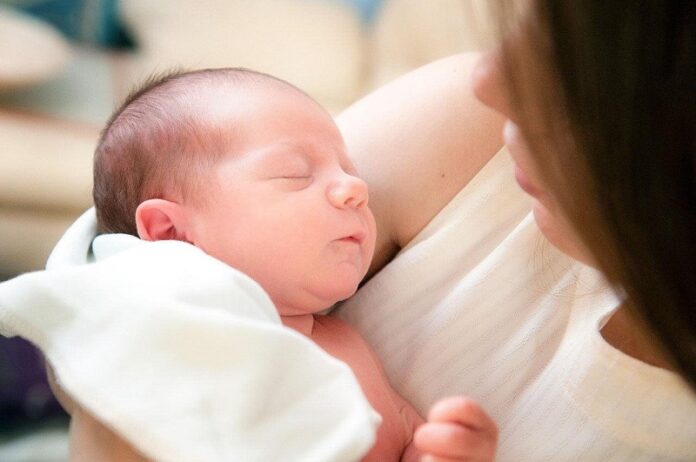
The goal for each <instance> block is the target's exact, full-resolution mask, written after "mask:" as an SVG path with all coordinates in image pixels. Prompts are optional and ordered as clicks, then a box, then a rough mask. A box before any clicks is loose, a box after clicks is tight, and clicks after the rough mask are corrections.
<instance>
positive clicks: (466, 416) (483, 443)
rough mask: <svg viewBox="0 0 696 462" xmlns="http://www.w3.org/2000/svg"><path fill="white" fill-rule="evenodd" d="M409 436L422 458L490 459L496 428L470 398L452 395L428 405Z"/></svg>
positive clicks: (436, 461)
mask: <svg viewBox="0 0 696 462" xmlns="http://www.w3.org/2000/svg"><path fill="white" fill-rule="evenodd" d="M413 439H414V442H415V445H416V447H417V448H418V449H419V450H420V451H421V452H422V453H423V457H422V459H421V461H422V462H455V461H464V460H466V461H480V462H482V461H492V460H493V459H494V457H495V449H496V445H497V441H498V428H497V427H496V425H495V422H493V420H492V419H491V418H490V417H489V416H488V414H486V413H485V412H484V411H483V409H481V407H480V406H479V405H478V404H477V403H476V402H475V401H474V400H472V399H470V398H466V397H463V396H453V397H450V398H444V399H442V400H440V401H438V402H437V403H435V405H433V407H431V408H430V412H429V413H428V421H427V422H426V423H424V424H423V425H421V426H420V427H418V429H417V430H416V433H415V434H414V436H413Z"/></svg>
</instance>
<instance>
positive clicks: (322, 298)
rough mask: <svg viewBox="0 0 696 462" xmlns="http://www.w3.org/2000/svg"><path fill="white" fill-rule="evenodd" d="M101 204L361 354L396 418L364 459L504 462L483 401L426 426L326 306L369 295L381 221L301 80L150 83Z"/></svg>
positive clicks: (132, 108) (341, 351)
mask: <svg viewBox="0 0 696 462" xmlns="http://www.w3.org/2000/svg"><path fill="white" fill-rule="evenodd" d="M94 201H95V206H96V209H97V217H98V223H99V231H100V232H101V233H128V234H132V235H136V236H139V237H140V238H141V239H145V240H150V241H155V240H166V239H175V240H180V241H185V242H188V243H191V244H193V245H195V246H197V247H199V248H200V249H202V250H203V251H205V252H206V253H208V254H209V255H211V256H213V257H215V258H217V259H219V260H221V261H223V262H225V263H227V264H229V265H231V266H232V267H234V268H236V269H238V270H240V271H242V272H244V273H246V274H247V275H249V276H250V277H252V278H253V279H255V280H256V281H257V282H258V283H259V284H260V285H261V287H263V289H264V290H265V291H266V292H267V293H268V295H269V297H270V298H271V300H272V301H273V303H274V304H275V306H276V308H277V310H278V312H279V314H280V316H281V319H282V322H283V324H284V325H286V326H288V327H290V328H293V329H295V330H297V331H299V332H300V333H302V334H304V335H306V336H307V337H309V338H310V339H312V340H313V341H314V342H316V343H317V344H318V345H319V346H320V347H322V348H323V349H324V350H325V351H327V352H328V353H329V354H331V355H333V356H334V357H336V358H339V359H341V360H342V361H344V362H345V363H347V364H348V365H349V366H350V367H351V368H352V370H353V372H354V373H355V376H356V377H357V379H358V381H359V383H360V385H361V387H362V389H363V391H364V393H365V395H366V397H367V398H368V400H369V401H370V403H371V405H372V406H373V407H374V408H375V410H376V411H377V412H379V414H380V415H381V416H382V419H383V421H382V424H381V425H380V427H379V430H378V435H377V442H376V444H375V446H373V448H372V449H371V450H370V452H369V453H368V454H367V455H366V456H365V458H364V459H363V460H369V461H397V460H404V461H414V460H419V458H420V457H421V456H422V455H426V456H427V457H432V459H431V460H460V459H466V460H473V459H472V457H473V458H476V460H487V459H489V458H490V459H492V457H493V452H494V450H495V438H496V432H495V426H494V424H493V423H492V422H491V421H490V419H489V418H488V417H487V416H486V415H485V414H484V413H483V412H482V411H481V410H480V408H478V407H477V406H476V405H475V404H473V403H472V402H471V401H470V400H467V399H464V398H450V399H446V400H443V401H441V402H439V403H437V404H436V405H435V406H434V407H433V408H432V409H431V412H430V414H429V416H428V417H429V419H428V420H429V422H428V423H426V424H423V425H421V424H422V422H423V421H422V419H421V417H420V416H419V415H418V414H417V412H416V411H415V410H414V409H413V408H412V407H411V406H410V405H409V404H408V403H407V402H406V401H405V400H404V399H403V398H401V397H400V396H399V395H398V394H397V393H396V392H395V391H394V390H393V389H392V388H391V386H390V385H389V383H388V380H387V378H386V376H385V373H384V371H383V370H382V367H381V365H380V363H379V361H378V359H377V358H376V356H375V354H374V353H373V352H372V350H371V349H370V347H369V346H368V345H367V344H366V343H365V341H364V340H363V339H362V338H361V336H360V335H359V334H358V333H357V332H356V331H355V330H353V329H352V328H351V327H350V326H348V325H347V324H345V323H344V322H342V321H341V320H339V319H337V318H334V317H330V316H323V315H318V314H316V313H318V312H321V311H322V310H325V309H326V308H328V307H330V306H332V305H333V304H334V303H336V302H338V301H340V300H344V299H346V298H348V297H350V296H351V295H352V294H353V293H354V292H355V290H356V289H357V287H358V284H359V283H360V281H361V280H362V278H363V277H364V276H365V274H366V272H367V270H368V267H369V265H370V261H371V258H372V253H373V251H374V246H375V234H376V227H375V220H374V217H373V216H372V213H371V211H370V209H369V207H368V190H367V185H366V184H365V182H364V181H362V180H361V179H360V178H358V177H357V174H356V172H355V169H354V168H353V166H352V165H351V162H350V160H349V159H348V157H347V155H346V152H345V146H344V143H343V140H342V137H341V134H340V133H339V130H338V128H337V127H336V125H335V124H334V122H333V119H332V118H331V116H330V115H329V114H328V113H327V112H326V111H325V110H324V109H323V108H322V107H321V106H319V105H318V104H317V103H316V102H315V101H314V100H312V99H311V98H310V97H308V96H307V95H306V94H304V93H303V92H302V91H301V90H299V89H297V88H295V87H294V86H292V85H290V84H289V83H287V82H284V81H282V80H279V79H276V78H274V77H271V76H268V75H265V74H261V73H258V72H254V71H249V70H245V69H216V70H201V71H194V72H186V73H176V74H170V75H167V76H164V77H161V78H158V79H156V80H151V81H149V82H148V83H147V84H146V85H145V86H144V87H143V88H141V89H140V90H138V91H137V92H135V93H134V94H132V95H131V96H130V97H129V98H128V99H127V101H126V102H125V103H124V104H123V105H122V106H121V108H120V109H118V110H117V111H116V112H115V113H114V115H113V116H112V118H111V120H110V121H109V123H108V124H107V126H106V128H105V129H104V131H103V134H102V137H101V140H100V142H99V145H98V147H97V150H96V153H95V164H94ZM419 426H420V428H419V430H418V432H417V433H416V436H415V438H414V431H415V430H416V428H417V427H419ZM416 447H418V448H416ZM438 457H439V458H441V459H439V458H438Z"/></svg>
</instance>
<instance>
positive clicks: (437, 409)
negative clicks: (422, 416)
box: [428, 396, 498, 440]
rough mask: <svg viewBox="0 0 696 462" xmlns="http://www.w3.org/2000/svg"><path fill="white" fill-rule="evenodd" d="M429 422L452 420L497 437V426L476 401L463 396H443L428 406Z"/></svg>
mask: <svg viewBox="0 0 696 462" xmlns="http://www.w3.org/2000/svg"><path fill="white" fill-rule="evenodd" d="M428 421H429V422H453V423H458V424H460V425H463V426H465V427H468V428H470V429H472V430H475V431H479V432H483V433H486V434H487V435H488V436H489V437H492V438H493V439H494V440H495V439H497V438H498V427H497V425H496V424H495V422H493V419H491V418H490V417H489V416H488V414H486V412H485V411H484V410H483V409H482V408H481V406H479V405H478V403H477V402H476V401H474V400H473V399H471V398H467V397H465V396H451V397H449V398H443V399H441V400H440V401H438V402H437V403H435V404H434V405H433V407H431V408H430V412H428Z"/></svg>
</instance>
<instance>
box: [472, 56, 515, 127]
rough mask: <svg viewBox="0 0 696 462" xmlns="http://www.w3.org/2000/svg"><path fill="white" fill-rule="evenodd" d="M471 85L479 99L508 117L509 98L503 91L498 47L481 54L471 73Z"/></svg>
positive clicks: (503, 76) (503, 80)
mask: <svg viewBox="0 0 696 462" xmlns="http://www.w3.org/2000/svg"><path fill="white" fill-rule="evenodd" d="M471 85H472V87H473V90H474V94H475V95H476V97H477V98H478V99H479V101H481V102H482V103H483V104H485V105H486V106H488V107H490V108H491V109H494V110H495V111H498V112H500V113H501V114H503V115H504V116H506V117H508V118H509V117H510V107H509V98H508V97H507V95H506V92H505V88H506V86H505V74H504V72H503V67H502V62H501V60H500V49H499V48H498V49H495V50H493V51H489V52H486V53H483V54H482V55H481V57H480V58H479V60H478V62H477V63H476V65H475V67H474V70H473V72H472V74H471Z"/></svg>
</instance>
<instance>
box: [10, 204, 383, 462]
mask: <svg viewBox="0 0 696 462" xmlns="http://www.w3.org/2000/svg"><path fill="white" fill-rule="evenodd" d="M95 222H96V220H95V216H94V213H93V211H92V210H90V211H88V212H87V213H85V214H84V215H83V216H82V217H81V218H80V219H79V220H78V221H77V222H76V223H75V224H74V225H73V226H72V227H71V228H70V229H69V230H68V232H67V233H66V235H65V236H64V237H63V238H62V239H61V241H60V242H59V244H58V245H57V247H56V249H55V250H54V252H53V254H52V255H51V258H50V259H49V263H48V265H47V270H46V271H40V272H36V273H29V274H26V275H23V276H20V277H18V278H15V279H13V280H10V281H8V282H5V283H3V284H0V334H2V335H5V336H14V335H20V336H22V337H25V338H27V339H28V340H30V341H31V342H33V343H34V344H35V345H37V346H38V347H39V348H40V349H41V351H42V352H43V353H44V355H45V356H46V358H47V360H48V361H49V363H50V364H51V365H52V367H53V369H54V371H55V374H56V378H57V381H58V383H59V384H60V386H61V387H62V388H63V389H64V390H65V391H67V392H68V393H69V394H70V395H71V396H72V397H73V398H74V399H75V400H76V401H77V402H78V403H79V404H80V405H81V406H83V407H84V408H86V409H87V410H89V411H90V412H91V413H92V414H93V415H95V416H96V417H97V418H98V419H99V420H101V421H102V422H104V423H105V424H106V425H108V426H109V427H111V428H112V429H114V430H115V431H116V432H118V433H119V434H120V435H122V436H123V437H124V438H125V439H127V440H128V441H130V442H131V444H133V446H134V447H136V448H138V449H139V450H140V451H141V452H142V453H144V454H145V455H147V456H148V457H151V458H153V459H156V460H163V461H218V460H219V461H222V460H225V461H265V462H266V461H281V460H283V461H322V462H323V461H355V460H359V459H360V457H361V456H362V455H363V454H364V453H366V452H367V450H368V449H369V448H370V447H371V445H372V444H373V442H374V438H375V430H376V427H377V426H378V424H379V420H380V419H379V416H378V415H377V414H376V413H375V412H374V411H373V410H372V408H371V407H370V405H369V403H368V401H367V400H366V398H365V397H364V395H363V393H362V391H361V389H360V386H359V384H358V382H357V381H356V379H355V377H354V376H353V374H352V372H351V370H350V369H349V368H348V366H346V365H345V364H343V363H342V362H340V361H338V360H336V359H334V358H333V357H331V356H329V355H328V354H326V353H325V352H324V351H323V350H321V349H320V348H319V347H318V346H317V345H315V344H314V343H312V342H311V341H309V340H308V339H306V338H305V337H303V336H302V335H300V334H298V333H296V332H294V331H291V330H290V329H287V328H285V327H283V326H282V325H281V323H280V319H279V317H278V314H277V312H276V310H275V308H274V306H273V304H272V303H271V301H270V299H269V298H268V296H267V295H266V293H265V292H264V291H263V290H262V289H261V287H260V286H259V285H258V284H256V283H255V282H254V281H253V280H252V279H250V278H248V277H247V276H245V275H244V274H242V273H240V272H238V271H236V270H234V269H233V268H231V267H229V266H228V265H226V264H224V263H222V262H220V261H218V260H216V259H214V258H212V257H210V256H208V255H206V254H205V253H203V252H202V251H200V250H199V249H197V248H196V247H194V246H192V245H189V244H185V243H181V242H175V241H160V242H144V241H141V240H140V239H137V238H135V237H133V236H127V235H103V236H99V237H97V238H96V239H94V241H93V244H92V240H93V238H94V234H95V229H96V227H95ZM90 249H91V251H90Z"/></svg>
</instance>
